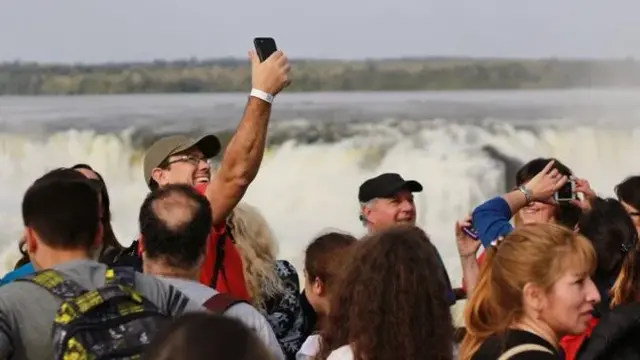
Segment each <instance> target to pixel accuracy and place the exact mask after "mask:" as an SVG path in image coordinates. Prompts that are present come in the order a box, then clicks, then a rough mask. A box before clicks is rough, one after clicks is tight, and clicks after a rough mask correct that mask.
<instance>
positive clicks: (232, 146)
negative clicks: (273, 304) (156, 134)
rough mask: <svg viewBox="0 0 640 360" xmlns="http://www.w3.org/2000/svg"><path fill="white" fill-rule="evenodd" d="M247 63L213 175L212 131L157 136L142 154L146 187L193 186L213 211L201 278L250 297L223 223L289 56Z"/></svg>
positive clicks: (248, 170) (259, 148)
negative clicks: (230, 130)
mask: <svg viewBox="0 0 640 360" xmlns="http://www.w3.org/2000/svg"><path fill="white" fill-rule="evenodd" d="M249 59H250V61H251V84H252V89H251V93H250V96H249V99H248V102H247V105H246V106H245V110H244V115H243V117H242V119H241V120H240V124H239V125H238V128H237V129H236V132H235V134H234V135H233V137H232V138H231V140H230V141H229V144H228V146H227V148H226V150H225V151H224V154H223V156H222V160H221V163H220V167H219V169H218V170H217V172H216V175H215V177H213V178H210V175H211V172H210V167H209V162H208V160H209V159H210V158H212V157H214V156H216V155H217V154H218V153H219V152H220V150H221V146H220V141H219V140H218V138H217V137H216V136H215V135H206V136H204V137H201V138H199V139H190V138H188V137H186V136H170V137H165V138H162V139H159V140H158V141H156V142H155V143H154V144H153V145H151V147H150V148H149V149H148V150H147V152H146V154H145V157H144V180H145V183H146V184H147V185H148V186H149V189H150V190H152V191H153V190H154V189H156V188H159V187H162V186H165V185H168V184H189V185H192V186H195V187H196V189H198V190H199V191H200V192H202V193H203V194H204V195H205V197H206V198H207V199H208V200H209V203H210V205H211V208H212V212H213V215H212V216H213V224H214V226H213V228H212V231H211V234H210V236H209V239H208V243H207V250H206V257H205V259H204V261H203V264H202V267H201V273H200V282H202V283H203V284H205V285H208V286H212V287H213V288H215V289H217V290H218V291H219V292H223V293H228V294H230V295H232V296H234V297H236V298H239V299H243V300H249V294H248V292H247V289H246V284H245V279H244V275H243V266H242V260H241V258H240V255H239V254H238V252H237V250H236V248H235V245H234V244H233V242H232V240H231V239H230V238H229V236H227V235H226V233H225V221H226V218H227V216H228V215H229V214H230V213H231V211H232V210H233V208H234V207H235V206H236V205H237V204H238V203H239V202H240V200H241V199H242V197H243V195H244V194H245V192H246V191H247V188H248V186H249V184H251V182H252V181H253V180H254V178H255V177H256V175H257V173H258V169H259V168H260V163H261V162H262V156H263V154H264V149H265V143H266V137H267V128H268V125H269V118H270V115H271V106H272V102H273V99H274V97H275V96H276V95H277V94H278V93H280V91H282V90H283V89H284V88H285V87H287V86H288V85H289V71H290V69H291V66H290V65H289V60H288V59H287V57H286V56H285V55H284V53H283V52H282V51H276V52H274V53H273V54H272V55H271V56H269V58H267V59H265V61H263V62H261V61H260V60H259V58H258V56H257V54H256V53H255V52H254V51H251V52H249ZM125 252H126V254H124V255H125V256H124V257H123V258H127V255H131V256H132V257H134V258H135V259H134V260H133V261H131V260H132V259H131V256H129V259H124V261H122V263H128V264H129V265H132V263H134V265H138V266H139V264H135V263H136V262H137V261H138V260H139V259H140V257H141V256H142V253H143V252H144V239H140V240H139V241H135V242H134V244H133V245H132V246H131V247H130V248H129V249H127V250H126V251H125Z"/></svg>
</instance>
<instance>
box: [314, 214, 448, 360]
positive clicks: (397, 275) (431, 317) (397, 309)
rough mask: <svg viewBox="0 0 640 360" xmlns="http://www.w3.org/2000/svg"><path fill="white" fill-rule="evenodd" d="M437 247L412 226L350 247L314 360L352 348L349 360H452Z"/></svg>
mask: <svg viewBox="0 0 640 360" xmlns="http://www.w3.org/2000/svg"><path fill="white" fill-rule="evenodd" d="M439 272H441V264H440V260H439V257H438V253H437V250H436V248H435V247H434V246H433V244H431V242H430V241H429V238H428V237H427V235H426V234H425V233H424V232H423V231H422V230H420V229H419V228H417V227H415V226H397V227H393V228H390V229H388V230H384V231H381V232H376V233H374V234H372V235H370V236H368V237H365V238H364V239H363V240H361V241H359V242H358V243H357V245H355V247H354V249H353V252H352V253H351V259H350V261H349V263H348V265H347V266H346V268H345V270H344V276H341V277H340V280H339V281H338V284H337V286H336V296H333V297H332V298H331V312H330V314H329V317H328V321H327V327H326V329H324V330H323V331H322V334H321V335H322V343H321V346H320V354H319V356H318V357H317V358H318V359H326V358H327V357H328V356H329V354H330V353H331V352H332V351H333V350H336V349H337V348H339V347H341V346H344V345H351V346H352V348H353V351H354V355H355V356H354V359H367V360H382V359H384V360H386V359H433V360H440V359H447V360H448V359H452V358H453V323H452V320H451V313H450V310H449V301H448V299H447V298H446V296H445V294H446V284H445V282H444V281H443V279H442V278H441V277H439V276H434V274H438V273H439Z"/></svg>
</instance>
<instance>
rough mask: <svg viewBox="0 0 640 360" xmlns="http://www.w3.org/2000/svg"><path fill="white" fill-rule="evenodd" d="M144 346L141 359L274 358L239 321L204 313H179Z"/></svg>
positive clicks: (234, 359) (239, 359)
mask: <svg viewBox="0 0 640 360" xmlns="http://www.w3.org/2000/svg"><path fill="white" fill-rule="evenodd" d="M147 349H148V350H147V351H146V352H145V353H144V354H143V356H142V359H143V360H174V359H189V360H208V359H224V360H258V359H260V360H262V359H264V360H271V359H273V356H272V355H271V353H270V352H269V350H268V349H267V347H266V345H265V344H263V343H262V341H261V340H260V339H259V338H258V337H257V336H256V334H254V333H253V331H251V330H250V329H249V328H247V327H246V326H245V325H244V324H242V323H241V322H240V321H239V320H236V319H233V318H230V317H226V316H220V315H215V314H205V313H188V314H185V315H182V316H180V317H179V318H177V319H176V320H174V321H173V322H172V323H171V324H170V325H169V326H167V327H166V328H164V329H162V330H161V331H160V332H159V333H158V334H157V335H156V336H155V337H154V339H153V341H152V342H151V344H149V347H148V348H147Z"/></svg>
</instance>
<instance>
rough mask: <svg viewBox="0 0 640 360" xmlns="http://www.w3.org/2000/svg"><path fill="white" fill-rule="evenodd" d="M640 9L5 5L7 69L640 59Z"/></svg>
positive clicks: (398, 0) (609, 4) (100, 1)
mask: <svg viewBox="0 0 640 360" xmlns="http://www.w3.org/2000/svg"><path fill="white" fill-rule="evenodd" d="M639 13H640V1H638V0H526V1H525V0H322V1H308V0H270V1H264V0H263V1H258V0H238V1H224V0H53V1H52V0H0V61H13V60H22V61H39V62H58V63H71V62H85V63H101V62H112V61H116V62H118V61H149V60H153V59H179V58H190V57H197V58H220V57H229V56H231V57H244V56H246V52H247V50H249V49H251V48H252V46H253V45H252V39H253V38H254V37H256V36H270V37H273V38H275V39H276V42H277V44H278V47H279V48H281V49H283V50H284V51H285V52H286V53H287V55H288V56H289V57H291V58H335V59H362V58H397V57H408V56H411V57H424V56H474V57H511V58H513V57H515V58H521V57H560V58H563V57H572V58H620V57H628V56H632V57H640V21H638V19H637V14H639Z"/></svg>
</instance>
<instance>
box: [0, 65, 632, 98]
mask: <svg viewBox="0 0 640 360" xmlns="http://www.w3.org/2000/svg"><path fill="white" fill-rule="evenodd" d="M607 86H640V61H637V60H634V59H624V60H558V59H542V60H526V59H525V60H502V59H447V58H430V59H399V60H363V61H337V60H296V61H293V70H292V84H291V87H290V89H289V91H383V90H387V91H392V90H461V89H546V88H574V87H607ZM249 87H250V72H249V67H248V66H247V63H246V61H244V60H242V61H241V60H235V59H220V60H205V61H200V60H196V59H191V60H179V61H160V60H158V61H154V62H149V63H117V64H98V65H85V64H77V65H49V64H38V63H26V62H13V63H3V64H0V95H41V94H42V95H54V94H55V95H76V94H127V93H199V92H234V91H247V89H249Z"/></svg>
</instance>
